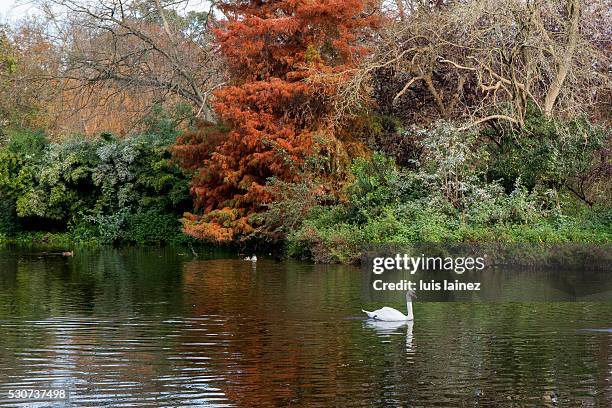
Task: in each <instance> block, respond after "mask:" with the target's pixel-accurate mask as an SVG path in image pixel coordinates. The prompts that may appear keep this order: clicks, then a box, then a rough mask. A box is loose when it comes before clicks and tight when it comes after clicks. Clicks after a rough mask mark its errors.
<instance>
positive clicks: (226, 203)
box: [176, 0, 377, 241]
mask: <svg viewBox="0 0 612 408" xmlns="http://www.w3.org/2000/svg"><path fill="white" fill-rule="evenodd" d="M369 1H370V0H270V1H266V2H262V1H259V0H249V1H236V0H226V1H225V2H223V3H222V5H221V8H222V9H223V11H224V12H225V15H227V16H230V17H229V20H228V21H227V22H226V23H225V24H224V25H223V27H222V28H221V29H219V30H217V32H216V39H217V41H218V44H219V46H220V51H221V53H222V56H223V57H224V58H225V60H226V63H227V64H228V66H229V69H230V75H231V80H232V83H231V85H229V86H226V87H224V88H222V89H220V90H219V91H217V92H216V94H215V104H214V107H215V111H216V113H217V115H218V118H219V119H220V121H221V122H222V123H223V124H224V125H225V126H227V128H228V131H227V132H226V134H225V136H224V137H219V135H218V134H217V135H215V136H214V142H210V141H209V132H208V131H207V129H208V130H210V129H211V127H201V128H200V129H199V131H197V132H194V133H191V134H187V135H185V136H184V137H183V138H182V139H180V140H179V142H178V144H177V148H176V155H177V157H178V158H179V160H181V161H182V163H183V164H184V165H185V166H186V167H189V168H197V173H196V175H195V177H194V179H193V184H192V192H193V194H194V196H195V207H196V210H197V212H200V213H202V214H203V215H193V214H186V216H185V219H184V225H185V231H186V232H187V233H188V234H190V235H193V236H196V237H199V238H204V239H211V240H216V241H228V240H232V239H234V238H235V237H236V236H237V235H241V234H246V233H249V232H250V231H251V229H252V226H251V224H250V223H249V215H251V214H253V213H255V212H257V211H258V210H259V209H260V208H261V206H262V204H264V203H266V202H268V201H269V200H270V193H269V191H268V190H267V189H266V188H265V183H266V180H267V179H269V178H270V177H276V178H278V179H280V180H284V181H296V180H297V179H298V178H299V177H300V176H299V174H300V171H299V170H300V166H301V164H302V163H303V162H304V160H305V158H306V157H308V155H310V154H314V153H315V152H316V143H315V141H314V139H315V138H314V137H313V136H314V135H315V134H316V135H320V136H321V137H322V138H325V137H326V136H325V135H326V133H327V134H328V135H329V132H330V131H329V126H328V125H327V123H328V120H327V119H328V118H329V115H330V113H331V109H332V108H331V103H330V102H329V96H330V95H331V93H333V90H334V84H333V82H332V81H325V80H323V81H321V80H314V78H315V77H316V78H320V77H321V75H320V74H321V73H333V72H338V73H341V72H346V71H347V69H348V68H350V67H351V66H353V65H354V64H355V63H356V61H358V59H359V58H360V57H361V56H363V54H364V52H365V49H364V47H363V46H361V41H360V40H361V39H362V36H364V35H367V32H368V29H369V28H371V27H373V26H374V25H375V24H376V21H377V17H376V16H375V13H374V4H375V3H374V2H371V3H369ZM331 77H333V75H332V76H331Z"/></svg>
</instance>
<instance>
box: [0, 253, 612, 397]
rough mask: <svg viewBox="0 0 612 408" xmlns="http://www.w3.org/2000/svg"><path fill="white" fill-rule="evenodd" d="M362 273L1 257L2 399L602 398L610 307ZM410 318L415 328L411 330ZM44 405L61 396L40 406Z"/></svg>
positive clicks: (610, 357)
mask: <svg viewBox="0 0 612 408" xmlns="http://www.w3.org/2000/svg"><path fill="white" fill-rule="evenodd" d="M402 303H403V300H402V299H399V300H398V301H397V302H395V301H394V297H393V295H389V298H387V299H381V300H380V301H379V300H378V299H376V300H375V301H373V300H369V299H368V298H367V297H364V295H363V292H362V286H361V277H360V274H359V271H358V270H355V269H354V268H349V267H338V266H313V265H307V264H302V263H294V262H284V263H277V262H273V261H269V260H265V259H260V260H259V261H258V262H257V263H256V264H255V265H254V264H253V263H251V262H245V261H242V260H239V259H191V258H189V257H187V256H183V255H180V252H178V251H172V250H170V249H165V250H159V249H157V250H149V251H145V250H122V251H118V250H108V251H99V252H91V253H88V254H86V255H84V254H82V253H81V254H79V256H76V257H75V258H73V259H63V258H57V257H56V258H47V257H40V256H34V255H32V254H31V253H30V252H19V251H14V252H0V406H23V407H26V406H27V407H30V406H36V404H34V402H32V401H26V402H23V403H22V404H21V405H19V404H16V403H15V401H9V400H7V399H6V396H7V393H8V390H10V389H18V388H22V389H25V388H32V387H37V388H49V387H58V388H66V389H68V390H70V393H71V398H70V401H69V402H67V401H58V402H56V404H55V406H58V407H63V406H118V407H120V406H131V407H147V406H151V407H153V406H156V407H157V406H164V407H165V406H198V407H204V406H210V407H220V406H240V407H258V406H263V407H267V406H288V405H296V406H313V407H317V406H322V407H324V406H330V405H335V406H391V407H396V406H465V405H480V406H545V405H546V404H550V403H552V397H551V396H553V395H556V396H557V400H558V404H559V406H561V405H565V406H608V405H609V402H610V401H612V389H611V386H610V384H611V381H612V374H611V373H612V333H610V332H609V329H608V328H609V327H610V322H612V310H611V308H610V307H609V306H608V305H607V304H603V303H599V304H598V303H586V302H585V303H567V304H563V303H554V304H551V303H506V304H484V305H478V304H469V303H427V302H420V303H415V304H414V309H415V319H416V320H415V322H414V323H413V322H373V321H364V320H363V319H361V318H360V317H358V316H360V315H361V313H360V310H361V308H362V307H371V308H377V307H379V306H382V305H390V306H394V305H396V306H398V307H399V306H401V305H402ZM415 326H416V327H415ZM39 402H40V404H39V406H49V405H50V403H51V401H39Z"/></svg>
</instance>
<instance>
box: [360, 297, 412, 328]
mask: <svg viewBox="0 0 612 408" xmlns="http://www.w3.org/2000/svg"><path fill="white" fill-rule="evenodd" d="M412 298H415V299H416V293H414V291H413V290H409V291H408V292H406V309H407V312H408V314H407V315H404V314H403V313H402V312H400V311H399V310H396V309H394V308H392V307H387V306H385V307H383V308H382V309H378V310H375V311H373V312H368V311H367V310H363V309H361V311H362V312H363V313H365V314H367V315H368V317H369V318H370V319H374V320H381V321H383V322H400V321H406V320H414V314H413V313H412Z"/></svg>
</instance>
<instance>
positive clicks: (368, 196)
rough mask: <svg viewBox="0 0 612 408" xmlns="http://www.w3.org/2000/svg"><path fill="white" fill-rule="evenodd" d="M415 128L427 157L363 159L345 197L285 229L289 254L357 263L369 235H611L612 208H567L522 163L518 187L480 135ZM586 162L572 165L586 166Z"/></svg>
mask: <svg viewBox="0 0 612 408" xmlns="http://www.w3.org/2000/svg"><path fill="white" fill-rule="evenodd" d="M417 133H419V134H420V136H419V137H420V138H421V143H422V156H421V158H420V160H419V161H418V162H417V163H415V166H414V168H413V169H407V168H401V167H398V166H396V164H395V163H394V161H393V160H392V159H389V158H387V157H385V156H384V155H382V154H379V153H375V154H374V155H373V156H372V157H371V158H370V159H369V160H366V159H358V160H356V161H355V163H354V165H353V166H352V173H353V176H354V181H353V182H352V184H351V185H349V186H348V187H347V188H346V197H347V198H348V200H347V202H344V203H340V204H336V205H333V206H315V207H313V208H312V209H311V211H310V212H309V213H308V215H307V216H306V217H305V218H304V221H303V223H302V225H301V227H299V228H295V227H294V228H293V229H292V230H291V231H293V232H291V233H290V234H289V235H288V236H287V241H288V245H287V249H288V253H289V255H291V256H294V257H298V258H309V259H313V260H314V261H316V262H341V263H345V262H349V263H350V262H357V261H358V260H359V258H360V256H361V250H362V248H363V246H364V245H366V244H371V243H389V244H411V243H418V242H465V241H471V242H476V241H487V242H490V241H506V242H609V240H610V239H611V238H612V223H611V222H610V220H611V219H612V215H611V211H610V207H609V206H607V207H605V206H600V207H595V208H589V207H587V206H584V205H582V206H576V205H575V204H574V205H573V206H572V212H571V213H568V211H564V210H563V208H564V206H563V205H562V203H566V202H567V201H568V200H569V198H568V196H567V194H565V192H564V191H563V190H559V189H557V188H555V186H556V185H554V184H550V183H548V184H547V183H536V184H537V186H536V185H534V184H533V182H530V183H531V185H529V186H528V185H525V184H524V183H523V179H522V172H523V171H525V172H526V173H527V174H528V176H529V172H528V171H526V170H520V169H519V170H518V171H517V177H515V178H513V179H512V185H511V186H506V185H504V184H503V183H504V182H505V181H504V180H500V181H497V180H491V179H490V175H491V172H490V171H488V169H489V165H490V163H494V165H497V164H498V163H499V162H500V161H501V160H502V159H500V158H499V157H491V154H492V153H491V151H489V149H488V146H487V145H486V143H484V144H483V142H482V140H481V139H480V138H479V137H478V135H476V134H473V133H465V132H461V131H459V130H457V129H456V128H454V127H453V126H452V125H449V124H446V123H441V124H439V125H437V126H436V127H435V128H433V129H431V130H424V131H422V132H417ZM544 161H545V160H544ZM579 161H580V163H581V164H580V165H578V164H576V168H574V170H575V171H579V169H581V168H582V167H581V166H582V165H584V161H582V160H579ZM554 166H556V165H553V167H554ZM563 166H568V168H569V167H571V166H570V165H569V164H567V163H566V164H563ZM557 171H558V172H559V174H561V173H562V172H564V174H569V173H570V171H569V170H562V169H557ZM580 171H581V170H580ZM536 187H537V188H536Z"/></svg>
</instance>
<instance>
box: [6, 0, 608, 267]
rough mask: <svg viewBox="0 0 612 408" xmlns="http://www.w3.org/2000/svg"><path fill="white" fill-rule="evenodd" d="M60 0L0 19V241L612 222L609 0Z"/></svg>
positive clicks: (433, 238) (341, 252) (575, 230)
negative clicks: (203, 5) (389, 2)
mask: <svg viewBox="0 0 612 408" xmlns="http://www.w3.org/2000/svg"><path fill="white" fill-rule="evenodd" d="M51 3H52V4H54V6H53V7H45V10H47V14H43V15H41V16H40V17H36V18H33V19H30V20H24V21H21V22H13V23H10V24H9V23H7V24H4V25H2V26H0V246H1V245H43V246H45V245H46V246H53V247H64V248H65V249H66V250H71V249H72V248H73V247H75V246H80V245H84V246H130V245H132V246H150V245H181V246H186V247H189V248H192V247H195V246H201V245H207V246H211V247H222V248H232V249H235V250H236V251H237V252H239V251H244V252H247V251H248V252H249V253H250V252H252V251H255V252H257V251H261V252H266V253H268V252H269V251H270V250H273V251H274V252H275V253H282V254H283V256H287V257H291V258H296V259H302V260H310V261H314V262H318V263H347V264H352V263H357V262H359V260H360V259H361V257H362V251H363V248H364V246H366V245H369V244H394V245H411V244H416V243H419V242H432V243H479V242H480V243H483V242H484V243H486V242H504V243H538V244H541V243H550V244H560V243H597V244H601V243H605V244H609V243H610V242H612V204H611V203H612V200H611V199H612V147H611V141H612V135H611V134H612V132H611V131H610V130H611V127H610V123H611V121H612V118H611V116H610V112H611V111H612V110H611V109H610V106H612V101H611V100H610V97H611V95H612V93H610V89H612V85H611V80H610V70H609V67H610V66H611V64H612V61H610V55H609V53H608V52H607V51H609V50H608V49H607V48H606V47H608V48H609V46H607V45H606V43H605V41H601V37H602V36H604V37H605V33H607V32H609V28H608V25H607V22H606V20H605V15H606V13H602V10H605V7H606V3H605V2H601V3H600V2H598V1H595V2H592V3H591V4H589V5H588V6H586V5H583V6H581V4H580V2H578V1H576V0H567V1H560V2H553V1H546V2H544V3H543V4H542V5H540V6H538V7H535V8H534V7H532V6H531V5H530V4H528V3H521V2H505V1H501V0H487V1H485V0H475V1H473V2H457V3H455V2H448V4H446V2H441V3H444V4H435V5H434V4H432V2H424V3H428V4H427V5H425V4H424V3H423V4H420V3H419V4H416V3H415V4H413V5H412V6H411V7H412V8H411V11H410V12H408V11H407V10H404V9H403V8H402V10H401V12H400V10H399V9H396V8H391V9H381V5H380V4H379V3H378V2H372V1H368V0H350V1H349V2H348V3H346V0H343V1H336V0H330V1H329V2H304V4H302V3H301V2H297V3H296V4H293V3H292V2H283V1H270V2H266V4H265V5H262V4H260V3H259V2H257V3H255V2H248V1H247V2H237V1H233V0H224V1H221V2H219V3H218V4H217V3H215V4H214V5H213V7H218V8H219V9H218V13H216V14H215V13H214V12H212V11H210V10H208V11H190V12H185V11H184V10H183V11H181V9H180V7H178V6H177V5H176V3H168V4H166V3H164V2H159V1H147V0H145V1H142V2H140V1H139V2H130V1H128V2H127V3H126V4H125V5H122V7H124V6H125V7H124V8H123V9H122V10H120V11H121V13H119V12H118V11H117V10H115V11H117V13H116V14H115V12H114V11H113V10H114V8H113V7H116V5H115V4H114V3H113V2H107V1H106V0H95V1H93V2H91V3H88V5H83V4H81V2H78V1H72V0H57V1H51ZM179 3H180V2H179ZM298 3H299V4H298ZM345 3H346V4H345ZM400 3H401V4H403V3H402V2H400ZM400 3H398V4H400ZM41 4H43V3H41ZM45 4H46V3H45ZM255 4H256V6H254V7H253V5H255ZM347 4H348V6H347ZM62 10H63V11H66V10H70V11H71V12H70V13H68V14H66V13H62ZM54 13H57V14H54ZM119 14H121V16H122V17H121V19H118V17H116V16H118V15H119ZM221 15H223V16H225V17H221ZM277 15H284V16H287V17H286V18H284V19H277V18H271V17H270V16H277ZM602 16H604V17H602ZM306 23H307V24H306ZM517 27H520V29H517ZM606 30H607V31H606ZM68 39H69V40H68ZM534 44H539V45H541V47H536V46H535V45H534ZM136 96H138V97H136Z"/></svg>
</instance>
